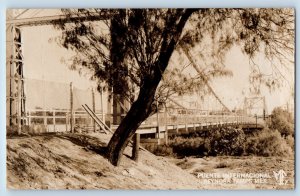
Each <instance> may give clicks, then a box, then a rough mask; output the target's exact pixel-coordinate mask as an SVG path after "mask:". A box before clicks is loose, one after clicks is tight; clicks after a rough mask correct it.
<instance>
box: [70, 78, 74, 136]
mask: <svg viewBox="0 0 300 196" xmlns="http://www.w3.org/2000/svg"><path fill="white" fill-rule="evenodd" d="M70 131H71V133H74V106H73V83H72V82H71V83H70Z"/></svg>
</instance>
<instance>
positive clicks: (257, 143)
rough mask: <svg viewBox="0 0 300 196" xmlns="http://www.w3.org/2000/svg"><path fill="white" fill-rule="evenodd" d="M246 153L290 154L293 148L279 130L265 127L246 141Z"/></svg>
mask: <svg viewBox="0 0 300 196" xmlns="http://www.w3.org/2000/svg"><path fill="white" fill-rule="evenodd" d="M244 154H245V155H258V156H290V155H292V148H291V147H290V146H289V145H288V144H287V142H286V140H285V139H284V138H283V137H282V136H281V134H280V133H279V131H277V130H270V129H264V130H263V131H261V132H258V133H257V134H255V135H254V136H251V137H248V138H247V139H246V142H245V153H244Z"/></svg>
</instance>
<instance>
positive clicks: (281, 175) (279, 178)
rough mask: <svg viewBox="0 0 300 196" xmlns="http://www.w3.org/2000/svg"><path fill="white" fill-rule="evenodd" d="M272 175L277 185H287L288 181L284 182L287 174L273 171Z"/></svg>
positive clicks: (282, 171) (281, 171)
mask: <svg viewBox="0 0 300 196" xmlns="http://www.w3.org/2000/svg"><path fill="white" fill-rule="evenodd" d="M273 174H274V177H275V179H276V181H277V183H278V184H279V185H285V184H287V182H288V181H287V180H285V178H286V177H287V173H286V172H285V171H284V170H283V169H281V170H279V171H278V172H275V171H273Z"/></svg>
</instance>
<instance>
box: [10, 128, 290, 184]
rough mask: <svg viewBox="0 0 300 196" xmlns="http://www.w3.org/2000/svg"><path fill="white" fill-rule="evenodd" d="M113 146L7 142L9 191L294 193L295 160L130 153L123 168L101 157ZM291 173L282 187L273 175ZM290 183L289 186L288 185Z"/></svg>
mask: <svg viewBox="0 0 300 196" xmlns="http://www.w3.org/2000/svg"><path fill="white" fill-rule="evenodd" d="M108 140H109V136H108V135H103V134H90V135H84V134H76V135H71V134H45V135H39V136H24V137H11V138H7V188H8V189H253V188H263V189H271V188H277V189H291V188H293V187H294V159H282V158H276V157H271V158H268V157H236V158H235V157H206V158H196V157H189V158H184V159H175V158H165V157H158V156H155V155H153V154H151V153H150V152H147V151H140V160H139V162H138V163H136V162H134V161H133V160H131V159H130V156H131V148H130V147H128V148H127V149H126V151H125V156H124V157H123V159H122V161H121V165H120V166H119V167H114V166H112V165H111V164H110V163H109V162H108V161H107V160H106V159H105V158H104V157H103V155H102V151H101V150H102V147H103V146H105V145H106V143H107V142H108ZM280 169H283V170H284V171H285V172H286V173H287V177H286V178H285V179H284V180H285V181H284V182H285V184H284V185H278V181H276V179H275V178H274V174H273V171H279V170H280ZM234 172H244V173H247V172H249V173H251V172H254V173H259V172H262V173H269V175H270V178H269V179H267V180H268V181H267V182H265V183H263V184H262V183H260V184H257V183H256V184H242V183H239V184H207V183H203V180H204V179H202V178H200V177H199V176H198V175H199V174H203V173H234ZM286 180H287V181H286Z"/></svg>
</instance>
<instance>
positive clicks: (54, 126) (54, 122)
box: [53, 110, 56, 132]
mask: <svg viewBox="0 0 300 196" xmlns="http://www.w3.org/2000/svg"><path fill="white" fill-rule="evenodd" d="M55 115H56V114H55V110H53V129H54V132H56V120H55V119H56V118H55Z"/></svg>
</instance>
